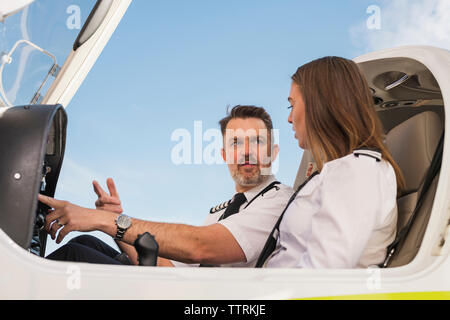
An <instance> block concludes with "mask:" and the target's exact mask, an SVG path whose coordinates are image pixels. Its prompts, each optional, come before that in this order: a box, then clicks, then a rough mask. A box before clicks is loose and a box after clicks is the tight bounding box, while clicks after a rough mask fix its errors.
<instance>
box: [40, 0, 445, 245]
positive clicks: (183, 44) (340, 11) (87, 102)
mask: <svg viewBox="0 0 450 320" xmlns="http://www.w3.org/2000/svg"><path fill="white" fill-rule="evenodd" d="M396 3H397V4H398V5H402V4H403V5H405V4H404V1H401V0H399V1H396ZM409 3H410V4H411V3H423V1H410V2H409ZM370 5H378V6H380V8H381V9H382V14H384V11H383V10H384V9H385V8H388V9H389V6H392V4H389V3H388V2H386V1H364V0H363V1H361V0H349V1H299V0H297V1H293V0H283V1H261V0H259V1H254V0H246V1H144V0H135V1H133V3H132V4H131V6H130V8H129V10H128V12H127V13H126V15H125V16H124V18H123V20H122V22H121V23H120V24H119V27H118V28H117V30H116V31H115V33H114V34H113V36H112V38H111V40H110V42H109V43H108V45H107V46H106V48H105V50H104V51H103V53H102V55H101V56H100V58H99V59H98V61H97V62H96V64H95V66H94V67H93V69H92V71H91V72H90V74H89V75H88V77H87V78H86V80H85V81H84V83H83V85H82V86H81V88H80V89H79V91H78V92H77V94H76V95H75V97H74V98H73V100H72V102H71V103H70V105H69V106H68V107H67V113H68V117H69V124H68V131H67V147H66V148H67V149H66V156H65V160H64V161H65V162H64V166H63V169H62V172H61V177H60V182H59V186H58V190H57V193H56V197H57V198H59V199H64V200H69V201H71V202H73V203H76V204H78V205H82V206H87V207H93V206H94V201H95V200H96V195H95V194H94V192H93V189H92V185H91V182H92V180H93V179H97V180H99V181H100V182H101V183H102V185H105V180H106V178H107V177H113V178H114V180H115V182H116V186H117V188H118V191H119V194H120V196H121V200H122V202H123V207H124V211H125V213H126V214H128V215H130V216H133V217H137V218H141V219H148V220H153V221H168V222H180V223H187V224H201V223H202V222H203V220H204V218H205V217H206V215H207V214H208V212H209V208H210V207H212V206H215V205H217V204H219V203H221V202H223V201H226V200H228V199H230V198H231V196H232V195H233V194H234V183H233V181H232V180H231V178H230V177H229V174H228V169H227V167H226V166H225V165H206V164H200V165H178V166H177V165H175V164H173V163H172V161H171V150H172V148H173V147H174V146H175V145H176V142H174V141H171V134H172V133H173V132H174V131H175V130H176V129H180V128H185V129H187V130H188V131H190V132H191V133H192V134H193V132H194V121H202V126H203V130H204V131H205V130H207V129H209V128H218V121H219V120H220V119H221V118H222V117H224V116H225V113H226V109H227V106H234V105H236V104H252V105H258V106H262V107H264V108H266V109H267V111H268V112H269V113H270V114H271V116H272V120H273V122H274V127H275V128H276V129H278V130H279V132H280V138H279V145H280V155H279V170H278V172H277V174H276V176H277V177H278V179H279V180H280V181H282V182H283V183H285V184H288V185H292V184H293V182H294V178H295V175H296V172H297V168H298V165H299V162H300V159H301V155H302V152H301V149H300V148H299V147H298V145H297V142H296V140H295V139H294V136H293V132H292V130H291V125H290V124H288V122H287V117H288V110H287V107H288V105H289V104H288V102H287V97H288V94H289V86H290V76H291V75H292V74H293V73H294V72H295V71H296V69H297V68H298V67H299V66H300V65H302V64H304V63H306V62H308V61H310V60H312V59H315V58H319V57H322V56H325V55H338V56H343V57H346V58H354V57H356V56H357V55H359V54H362V53H366V52H368V51H371V50H374V49H378V48H381V47H388V46H391V45H395V44H396V43H397V42H398V40H395V39H391V38H389V41H390V42H389V41H386V42H385V43H383V41H382V40H381V41H378V42H375V41H373V39H376V38H377V37H380V34H382V33H383V32H384V33H385V34H386V33H388V32H391V31H392V30H394V31H395V28H396V25H395V24H392V19H391V20H389V21H385V22H386V23H384V24H382V29H381V30H368V29H367V27H366V26H365V24H366V20H367V19H368V18H369V16H370V14H368V13H367V12H366V10H367V8H368V6H370ZM388 11H389V10H388ZM390 11H392V10H390ZM82 13H83V14H84V12H82ZM386 17H388V18H389V17H390V13H389V12H386ZM382 18H383V15H382ZM447 21H448V20H447ZM382 22H383V20H382ZM410 32H413V30H412V31H410ZM381 39H383V37H382V38H381ZM396 41H397V42H396ZM439 43H440V42H439V41H438V44H439ZM442 43H443V45H442V46H444V47H445V46H446V45H447V42H445V41H443V42H442ZM206 144H207V143H206V142H205V143H204V146H205V145H206ZM101 237H102V238H103V239H105V240H107V241H109V242H108V243H112V241H111V240H110V239H109V238H107V237H103V236H101ZM68 239H69V237H68V238H67V239H66V241H67V240H68ZM66 241H65V242H66ZM56 247H57V246H56V245H55V244H54V243H53V242H52V241H51V240H49V243H48V252H51V251H52V250H54V249H55V248H56Z"/></svg>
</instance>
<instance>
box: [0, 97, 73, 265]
mask: <svg viewBox="0 0 450 320" xmlns="http://www.w3.org/2000/svg"><path fill="white" fill-rule="evenodd" d="M66 128H67V115H66V112H65V110H64V108H63V107H62V106H60V105H54V106H49V105H33V106H21V107H13V108H8V109H6V110H5V111H3V112H2V113H1V114H0V163H1V166H0V228H1V229H2V230H3V231H4V232H5V233H6V234H7V235H8V236H9V237H10V238H11V239H12V240H13V241H14V242H16V243H17V244H18V245H19V246H21V247H22V248H24V249H27V250H29V251H30V252H32V253H33V254H36V255H39V256H42V257H43V256H44V254H45V246H46V239H47V233H46V232H45V231H44V230H42V228H43V225H44V219H45V215H46V214H47V209H48V208H46V206H45V205H43V204H41V203H38V200H37V195H38V193H42V194H45V195H47V196H50V197H53V196H54V194H55V190H56V185H57V182H58V178H59V173H60V171H61V166H62V162H63V158H64V151H65V143H66Z"/></svg>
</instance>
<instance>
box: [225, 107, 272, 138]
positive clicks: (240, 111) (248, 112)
mask: <svg viewBox="0 0 450 320" xmlns="http://www.w3.org/2000/svg"><path fill="white" fill-rule="evenodd" d="M236 118H240V119H247V118H257V119H261V120H262V121H263V122H264V124H265V125H266V128H267V131H268V132H269V134H270V132H271V131H272V129H273V125H272V119H271V118H270V115H269V114H268V113H267V111H266V110H264V108H262V107H256V106H241V105H237V106H235V107H233V109H231V112H228V115H227V116H226V117H225V118H223V119H222V120H220V121H219V124H220V130H221V131H222V136H225V131H226V129H227V125H228V122H230V120H231V119H236Z"/></svg>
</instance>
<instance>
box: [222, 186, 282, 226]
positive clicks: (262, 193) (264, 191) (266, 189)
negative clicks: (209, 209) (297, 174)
mask: <svg viewBox="0 0 450 320" xmlns="http://www.w3.org/2000/svg"><path fill="white" fill-rule="evenodd" d="M280 183H281V182H279V181H274V182H272V183H271V184H269V185H268V186H267V187H265V188H264V189H263V190H262V191H260V192H259V193H258V194H257V195H256V196H254V197H253V198H252V199H251V200H250V201H249V202H248V203H247V204H246V205H245V207H244V208H247V207H248V206H249V205H250V204H251V203H252V202H253V201H255V199H256V198H258V197H259V196H263V195H264V193H266V192H267V191H269V190H271V189H273V188H276V189H277V190H278V187H277V186H276V185H277V184H280ZM223 219H224V218H223V214H222V215H221V216H220V218H219V220H217V221H221V220H223Z"/></svg>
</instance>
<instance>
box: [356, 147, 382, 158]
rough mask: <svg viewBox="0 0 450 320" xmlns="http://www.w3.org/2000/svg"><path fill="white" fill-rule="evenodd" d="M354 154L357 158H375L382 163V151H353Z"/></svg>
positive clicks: (363, 149)
mask: <svg viewBox="0 0 450 320" xmlns="http://www.w3.org/2000/svg"><path fill="white" fill-rule="evenodd" d="M353 154H354V155H355V157H359V156H366V157H371V158H374V159H375V160H377V161H381V158H382V155H381V151H380V150H378V149H369V148H360V149H357V150H353Z"/></svg>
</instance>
